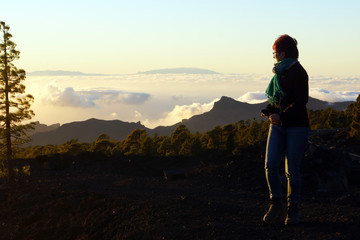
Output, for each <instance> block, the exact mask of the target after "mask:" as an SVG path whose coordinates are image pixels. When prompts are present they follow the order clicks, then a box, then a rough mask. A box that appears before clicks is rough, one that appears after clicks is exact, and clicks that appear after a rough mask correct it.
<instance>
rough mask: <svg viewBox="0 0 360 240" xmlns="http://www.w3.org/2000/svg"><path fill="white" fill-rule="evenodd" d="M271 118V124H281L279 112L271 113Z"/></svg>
mask: <svg viewBox="0 0 360 240" xmlns="http://www.w3.org/2000/svg"><path fill="white" fill-rule="evenodd" d="M269 120H270V122H271V124H275V125H281V120H280V115H279V114H277V113H274V114H271V115H270V116H269Z"/></svg>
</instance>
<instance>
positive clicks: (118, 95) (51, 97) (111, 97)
mask: <svg viewBox="0 0 360 240" xmlns="http://www.w3.org/2000/svg"><path fill="white" fill-rule="evenodd" d="M42 98H43V100H45V101H46V103H47V104H51V105H56V106H66V107H79V108H94V107H101V106H104V105H108V104H119V103H122V104H129V105H140V104H143V103H144V102H145V101H146V100H148V99H149V98H150V94H148V93H136V92H126V91H119V90H111V89H110V90H109V89H92V90H82V91H75V90H74V89H73V88H72V87H67V88H65V89H61V88H60V87H58V86H57V84H56V83H55V82H53V83H51V84H50V85H49V86H48V88H47V91H46V94H45V96H43V97H42Z"/></svg>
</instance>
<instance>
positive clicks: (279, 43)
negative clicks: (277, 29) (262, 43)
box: [273, 34, 299, 59]
mask: <svg viewBox="0 0 360 240" xmlns="http://www.w3.org/2000/svg"><path fill="white" fill-rule="evenodd" d="M273 50H274V51H276V52H279V53H280V52H285V58H294V59H298V57H299V50H298V49H297V41H296V39H295V38H292V37H290V36H289V35H287V34H284V35H281V36H280V37H278V39H276V41H275V43H274V45H273Z"/></svg>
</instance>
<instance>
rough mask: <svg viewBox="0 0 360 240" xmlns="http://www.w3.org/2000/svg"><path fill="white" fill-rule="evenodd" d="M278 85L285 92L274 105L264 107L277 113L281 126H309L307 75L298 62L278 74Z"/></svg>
mask: <svg viewBox="0 0 360 240" xmlns="http://www.w3.org/2000/svg"><path fill="white" fill-rule="evenodd" d="M279 82H280V87H281V89H282V90H283V91H284V92H285V96H284V97H282V98H281V100H280V102H279V103H278V104H276V106H272V105H270V104H269V105H268V106H267V107H266V109H267V110H269V111H270V112H272V113H279V114H280V118H281V122H282V126H283V127H309V118H308V114H307V109H306V104H307V102H308V99H309V84H308V82H309V77H308V75H307V73H306V71H305V69H304V68H303V67H302V66H301V64H300V63H299V62H297V63H296V64H294V65H293V66H291V67H290V68H289V69H286V70H285V71H284V73H283V74H282V75H281V76H280V80H279Z"/></svg>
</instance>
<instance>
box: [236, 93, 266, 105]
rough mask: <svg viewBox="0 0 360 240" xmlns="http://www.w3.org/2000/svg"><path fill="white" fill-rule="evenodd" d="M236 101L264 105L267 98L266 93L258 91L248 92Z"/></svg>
mask: <svg viewBox="0 0 360 240" xmlns="http://www.w3.org/2000/svg"><path fill="white" fill-rule="evenodd" d="M236 100H238V101H240V102H246V103H250V104H255V103H262V102H264V101H266V100H267V98H266V96H265V92H260V91H257V92H247V93H245V94H244V95H242V96H241V97H239V98H238V99H236Z"/></svg>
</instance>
